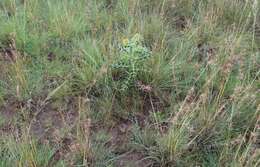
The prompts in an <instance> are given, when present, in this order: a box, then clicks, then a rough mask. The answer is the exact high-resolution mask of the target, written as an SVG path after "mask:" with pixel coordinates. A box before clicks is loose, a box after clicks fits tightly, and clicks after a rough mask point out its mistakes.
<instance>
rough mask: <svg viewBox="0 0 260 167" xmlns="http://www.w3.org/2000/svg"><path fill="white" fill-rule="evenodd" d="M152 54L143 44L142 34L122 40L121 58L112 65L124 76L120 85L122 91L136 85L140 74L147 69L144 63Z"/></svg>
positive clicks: (120, 80)
mask: <svg viewBox="0 0 260 167" xmlns="http://www.w3.org/2000/svg"><path fill="white" fill-rule="evenodd" d="M150 55H151V53H150V51H149V50H148V49H147V48H146V47H145V46H143V38H142V36H141V35H140V34H135V35H134V36H133V37H132V38H131V39H128V38H127V39H124V40H123V41H122V44H121V45H120V56H119V59H118V60H117V61H116V62H115V63H114V64H113V65H112V69H113V70H115V71H117V73H119V75H121V76H122V77H121V78H120V79H119V85H118V86H119V88H118V89H119V90H120V91H126V90H128V89H129V88H131V87H133V86H134V84H135V82H136V81H137V76H138V74H139V73H141V72H144V71H145V68H144V66H143V65H144V63H145V61H146V60H147V59H148V58H149V57H150Z"/></svg>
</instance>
